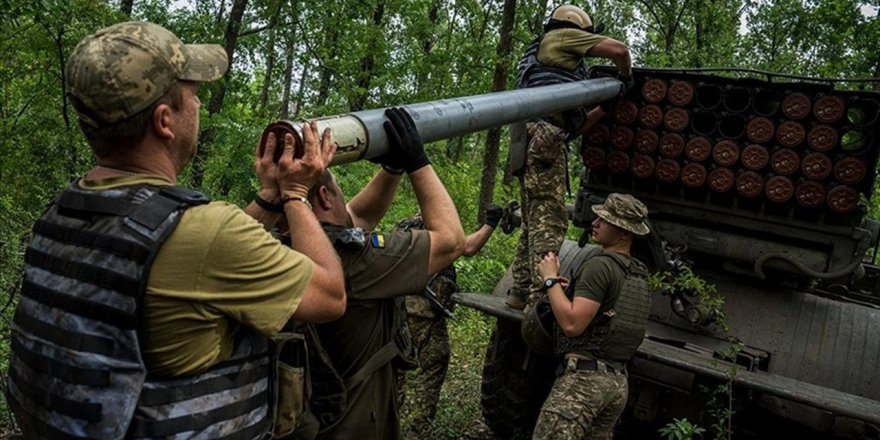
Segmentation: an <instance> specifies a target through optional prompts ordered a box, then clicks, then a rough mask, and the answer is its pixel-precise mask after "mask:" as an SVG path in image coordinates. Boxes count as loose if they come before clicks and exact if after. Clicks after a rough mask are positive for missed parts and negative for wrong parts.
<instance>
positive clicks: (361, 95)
mask: <svg viewBox="0 0 880 440" xmlns="http://www.w3.org/2000/svg"><path fill="white" fill-rule="evenodd" d="M384 16H385V0H379V1H378V2H377V3H376V9H374V10H373V26H374V28H375V31H374V32H375V33H373V34H372V35H371V36H370V37H369V41H368V44H367V47H368V49H367V50H365V51H364V56H363V58H361V62H360V65H361V69H360V72H358V77H357V83H356V87H355V90H354V93H353V95H352V97H351V100H350V101H349V108H350V109H351V111H353V112H356V111H360V110H363V109H364V108H365V107H366V105H367V99H368V98H369V96H370V78H371V77H372V76H373V66H374V64H375V63H376V50H377V47H378V46H379V45H380V44H379V39H380V38H382V35H383V34H384V31H383V30H384V26H383V25H382V18H383V17H384Z"/></svg>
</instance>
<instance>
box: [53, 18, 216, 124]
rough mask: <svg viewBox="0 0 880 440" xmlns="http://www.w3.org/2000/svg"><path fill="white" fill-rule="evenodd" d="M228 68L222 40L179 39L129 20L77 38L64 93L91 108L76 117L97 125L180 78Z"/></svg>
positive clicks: (207, 77)
mask: <svg viewBox="0 0 880 440" xmlns="http://www.w3.org/2000/svg"><path fill="white" fill-rule="evenodd" d="M228 67H229V61H228V59H227V57H226V51H225V50H224V49H223V47H222V46H220V45H217V44H183V43H182V42H181V41H180V39H179V38H177V36H175V35H174V34H173V33H171V32H170V31H169V30H167V29H165V28H163V27H162V26H159V25H157V24H153V23H147V22H136V21H130V22H125V23H118V24H115V25H113V26H110V27H107V28H104V29H101V30H99V31H98V32H95V33H94V34H92V35H89V36H87V37H86V38H84V39H83V40H82V41H80V43H79V44H78V45H77V46H76V48H75V49H73V53H72V54H71V55H70V59H69V60H68V61H67V72H66V73H67V82H68V90H67V92H68V93H69V94H70V95H72V96H73V97H75V98H77V99H79V100H80V101H81V102H82V104H83V105H84V106H85V107H86V110H87V111H88V113H89V114H87V115H86V114H82V113H80V115H79V116H80V119H81V120H83V121H84V122H85V123H87V124H89V125H93V126H97V124H96V122H100V123H104V124H109V123H114V122H119V121H122V120H124V119H127V118H129V117H131V116H133V115H135V114H136V113H138V112H140V111H142V110H144V109H146V108H147V107H149V106H150V105H151V104H153V103H154V102H156V101H157V100H158V99H159V98H161V97H162V96H164V95H165V94H166V93H167V92H168V91H169V90H171V88H172V86H174V84H175V83H176V82H177V81H178V80H184V81H197V82H204V81H213V80H216V79H218V78H220V77H221V76H223V74H224V73H226V69H227V68H228ZM93 119H97V120H98V121H94V120H93Z"/></svg>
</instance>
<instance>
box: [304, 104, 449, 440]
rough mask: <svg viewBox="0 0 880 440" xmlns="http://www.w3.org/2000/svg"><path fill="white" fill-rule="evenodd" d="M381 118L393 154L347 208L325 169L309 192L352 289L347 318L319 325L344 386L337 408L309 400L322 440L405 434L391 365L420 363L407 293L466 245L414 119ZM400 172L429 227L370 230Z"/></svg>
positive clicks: (393, 114)
mask: <svg viewBox="0 0 880 440" xmlns="http://www.w3.org/2000/svg"><path fill="white" fill-rule="evenodd" d="M385 114H386V116H387V117H388V119H389V121H386V122H385V123H384V127H385V130H386V132H387V133H388V139H389V144H390V145H389V152H388V153H387V154H385V155H382V156H380V157H378V158H374V159H372V160H373V161H375V162H378V163H380V164H382V171H379V173H378V174H376V176H375V177H373V179H372V180H371V181H370V182H369V183H368V184H367V186H366V187H364V188H363V189H362V190H361V191H360V192H359V193H358V194H357V195H356V196H355V197H354V198H352V199H351V201H350V202H348V203H347V204H346V202H345V195H344V193H343V192H342V189H341V188H340V187H339V185H338V184H337V182H336V179H335V177H334V176H333V175H332V174H331V173H330V172H329V171H327V172H325V173H324V174H323V175H322V176H321V179H320V180H319V181H318V182H317V183H316V184H315V185H314V186H313V187H312V190H311V191H310V193H309V202H311V204H312V206H313V209H314V212H315V215H316V216H317V218H318V219H319V220H320V221H321V223H322V225H323V226H324V231H325V232H326V233H327V235H328V236H329V237H330V239H331V241H332V242H333V244H334V246H335V247H336V251H337V252H338V254H339V257H340V258H341V259H342V266H343V269H344V271H345V282H346V286H347V289H348V292H347V294H348V308H347V310H346V312H345V315H343V317H342V318H340V319H338V320H336V321H333V322H330V323H326V324H321V325H318V326H316V328H317V332H318V335H319V337H320V340H321V343H322V344H323V345H324V348H325V349H326V352H327V354H328V355H329V357H330V359H331V361H332V364H333V366H334V367H335V369H336V372H337V373H338V375H339V376H340V377H341V379H342V380H343V381H344V384H345V397H344V398H345V402H344V403H345V404H344V408H342V410H341V412H342V413H341V414H332V413H328V412H326V411H325V410H324V408H331V409H333V408H332V406H318V407H316V406H315V405H313V406H312V410H313V412H315V415H316V416H317V418H318V420H319V421H321V432H320V434H319V436H318V438H322V439H345V440H348V439H353V438H359V439H383V440H384V439H397V438H400V416H399V407H398V401H397V396H398V391H397V378H396V373H395V370H396V369H398V368H410V369H411V368H414V367H415V366H416V365H417V361H416V359H415V356H416V355H415V352H414V349H413V346H412V341H411V339H410V337H409V331H408V329H407V326H406V314H405V313H406V311H405V308H404V307H405V306H404V303H403V297H404V296H405V295H412V294H418V293H419V292H421V291H423V290H424V289H425V286H426V285H427V283H428V280H429V278H430V276H431V275H432V274H435V273H437V272H440V271H441V270H442V269H444V268H446V267H448V266H449V265H450V264H452V262H453V261H455V259H456V258H458V257H459V256H460V255H461V254H462V252H463V251H464V232H463V230H462V228H461V223H460V222H459V219H458V212H457V211H456V209H455V205H454V204H453V202H452V199H451V198H450V197H449V194H448V193H447V192H446V189H445V188H444V187H443V184H442V183H441V182H440V179H439V178H438V177H437V174H436V173H435V172H434V168H433V167H432V166H431V162H430V160H429V159H428V156H427V155H426V154H425V149H424V146H423V145H422V141H421V138H420V136H419V133H418V131H417V130H416V127H415V123H414V122H413V120H412V118H411V117H410V116H409V114H408V113H406V111H405V110H403V109H399V108H395V109H390V110H387V111H386V113H385ZM404 172H406V173H407V175H408V176H409V179H410V182H411V184H412V188H413V191H414V192H415V194H416V199H417V200H418V202H419V208H420V210H421V213H422V216H423V219H424V226H425V227H424V230H408V231H396V232H394V233H391V234H382V233H379V232H365V231H370V230H372V229H373V228H374V227H375V226H376V225H377V224H378V223H379V221H380V220H381V219H382V217H383V216H384V215H385V213H386V212H387V211H388V208H389V207H390V206H391V202H392V201H393V200H394V194H395V193H396V192H397V187H398V183H399V182H400V176H401V175H402V174H403V173H404ZM327 388H328V387H327V384H323V383H316V384H315V387H314V389H315V391H316V393H318V394H320V393H319V391H320V389H327ZM327 397H328V396H321V395H316V396H315V395H313V399H312V401H313V403H314V402H315V400H316V399H318V400H322V401H327V402H329V401H331V400H332V399H327ZM329 397H333V396H329Z"/></svg>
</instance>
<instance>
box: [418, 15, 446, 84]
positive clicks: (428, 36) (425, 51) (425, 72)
mask: <svg viewBox="0 0 880 440" xmlns="http://www.w3.org/2000/svg"><path fill="white" fill-rule="evenodd" d="M439 17H440V0H433V1H432V2H431V6H430V8H429V9H428V21H429V22H430V23H431V25H430V28H429V29H428V30H427V32H426V33H425V35H424V38H423V39H422V55H424V57H425V60H428V57H429V56H430V55H431V51H433V50H434V43H436V41H437V34H436V32H435V30H436V28H437V21H438V20H439ZM431 68H432V67H431V66H430V63H425V64H423V65H420V66H419V72H418V76H417V77H416V93H418V94H419V96H421V93H422V92H423V91H424V88H425V84H426V83H427V81H428V78H429V76H430V72H431Z"/></svg>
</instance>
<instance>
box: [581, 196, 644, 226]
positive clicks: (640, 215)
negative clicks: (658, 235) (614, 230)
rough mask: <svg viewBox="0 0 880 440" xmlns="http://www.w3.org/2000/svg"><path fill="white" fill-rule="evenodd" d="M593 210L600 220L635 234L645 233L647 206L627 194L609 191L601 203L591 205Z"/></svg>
mask: <svg viewBox="0 0 880 440" xmlns="http://www.w3.org/2000/svg"><path fill="white" fill-rule="evenodd" d="M592 209H593V212H595V213H596V215H598V216H599V217H601V218H602V220H605V221H607V222H608V223H611V224H612V225H614V226H617V227H619V228H623V229H626V230H627V231H630V232H632V233H633V234H636V235H647V234H648V233H649V232H651V230H650V229H649V228H648V224H647V221H646V220H647V219H648V207H647V206H645V204H644V203H642V202H640V201H639V199H637V198H635V197H633V196H631V195H629V194H619V193H611V194H609V195H608V198H607V199H605V203H603V204H601V205H593V206H592Z"/></svg>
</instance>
